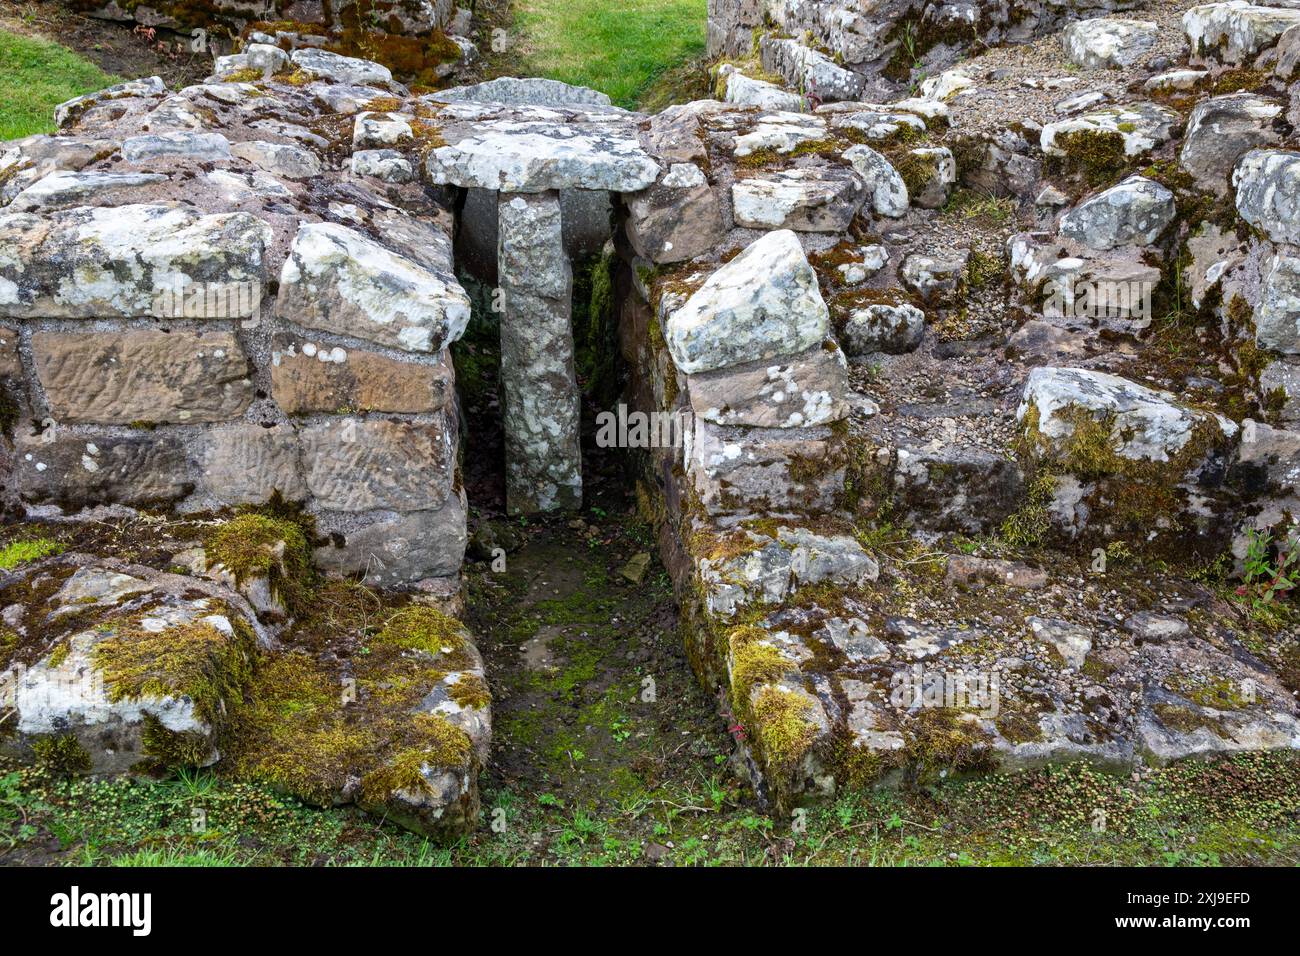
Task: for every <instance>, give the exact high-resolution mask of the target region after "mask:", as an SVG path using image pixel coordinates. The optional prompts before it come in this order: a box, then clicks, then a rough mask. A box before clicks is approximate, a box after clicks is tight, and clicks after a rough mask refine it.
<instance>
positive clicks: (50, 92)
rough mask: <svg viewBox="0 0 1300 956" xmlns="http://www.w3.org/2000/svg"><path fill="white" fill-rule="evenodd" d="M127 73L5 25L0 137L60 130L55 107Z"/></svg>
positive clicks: (0, 35) (0, 45)
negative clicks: (107, 70)
mask: <svg viewBox="0 0 1300 956" xmlns="http://www.w3.org/2000/svg"><path fill="white" fill-rule="evenodd" d="M120 82H121V78H120V77H116V76H110V75H109V74H107V73H105V72H104V71H103V70H101V69H100V68H99V67H97V66H95V65H94V64H93V63H90V62H87V61H86V60H83V59H82V58H81V57H79V56H77V55H76V54H75V53H73V52H72V51H71V50H67V49H65V48H64V47H61V46H59V45H58V44H57V43H51V42H49V41H48V40H38V39H35V38H32V37H25V36H18V35H16V34H13V33H7V32H5V31H3V30H0V140H5V139H18V138H20V137H23V136H31V135H32V134H33V133H48V132H51V131H53V129H54V107H56V106H58V105H59V104H60V103H62V102H64V101H65V100H70V99H72V98H73V97H74V96H80V95H81V94H82V93H89V92H90V91H91V90H101V89H103V88H104V87H106V86H112V85H113V84H114V83H120Z"/></svg>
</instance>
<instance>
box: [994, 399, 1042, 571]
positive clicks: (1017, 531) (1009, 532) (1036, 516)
mask: <svg viewBox="0 0 1300 956" xmlns="http://www.w3.org/2000/svg"><path fill="white" fill-rule="evenodd" d="M1031 411H1035V412H1036V411H1037V410H1036V409H1031ZM1055 492H1056V476H1055V475H1054V474H1052V473H1051V472H1050V471H1048V470H1046V469H1040V470H1039V471H1038V472H1037V473H1036V474H1035V475H1034V478H1033V480H1032V481H1031V482H1030V483H1029V487H1028V489H1027V493H1026V495H1025V503H1024V504H1023V505H1021V506H1020V507H1019V508H1018V509H1017V510H1016V511H1015V512H1014V513H1013V514H1011V515H1008V516H1007V518H1006V520H1005V521H1003V522H1002V526H1001V528H1000V529H999V534H1000V535H1001V536H1002V539H1003V540H1004V541H1006V542H1007V544H1009V545H1011V546H1012V547H1015V548H1031V547H1036V546H1037V545H1039V544H1041V543H1042V542H1043V539H1044V538H1046V537H1047V534H1048V532H1050V531H1051V529H1052V516H1051V514H1049V512H1048V510H1047V509H1048V505H1050V504H1051V501H1052V496H1053V494H1055Z"/></svg>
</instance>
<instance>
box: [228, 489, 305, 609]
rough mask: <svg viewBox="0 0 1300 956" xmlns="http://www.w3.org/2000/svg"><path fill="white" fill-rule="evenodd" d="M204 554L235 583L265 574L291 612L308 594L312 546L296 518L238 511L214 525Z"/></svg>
mask: <svg viewBox="0 0 1300 956" xmlns="http://www.w3.org/2000/svg"><path fill="white" fill-rule="evenodd" d="M204 554H205V555H206V557H207V561H208V564H209V566H211V565H214V564H220V565H221V566H222V567H224V568H225V569H226V570H227V571H229V572H230V573H231V574H233V575H234V576H235V583H236V584H237V585H242V584H243V583H244V582H245V581H248V580H251V579H255V578H265V579H266V580H267V583H268V584H269V585H270V588H271V593H272V595H273V596H274V597H276V598H277V599H278V600H279V601H280V602H281V603H282V604H283V605H284V606H285V608H286V609H288V610H289V612H290V613H295V614H296V613H300V612H301V611H302V610H303V606H304V604H305V603H306V601H307V599H308V598H309V596H310V594H311V585H312V583H313V580H314V573H313V571H312V564H311V548H310V546H309V544H308V540H307V533H306V531H305V530H304V528H303V526H302V525H301V524H299V523H297V522H295V521H291V520H288V519H286V518H283V517H275V516H272V515H268V514H261V513H257V512H248V513H246V514H241V515H237V516H236V517H234V518H232V519H230V520H229V521H227V522H225V523H224V524H222V525H221V526H220V527H219V528H217V530H216V532H215V533H214V534H213V535H212V537H211V538H210V539H209V540H208V542H207V544H206V545H205V546H204Z"/></svg>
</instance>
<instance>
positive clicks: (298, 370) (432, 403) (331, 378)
mask: <svg viewBox="0 0 1300 956" xmlns="http://www.w3.org/2000/svg"><path fill="white" fill-rule="evenodd" d="M274 349H275V351H274V353H273V355H272V361H271V387H272V395H273V397H274V398H275V401H276V404H278V405H279V406H280V407H281V408H282V409H284V410H285V411H286V412H288V413H289V414H290V415H308V414H312V413H314V412H339V411H341V410H349V411H353V412H399V413H407V414H418V413H421V412H434V411H438V410H440V409H443V408H446V407H447V405H448V404H449V403H450V402H451V400H452V392H453V386H454V374H453V372H452V368H451V361H450V357H449V356H448V355H447V353H446V352H445V351H444V352H443V354H442V355H441V356H440V357H439V359H438V361H437V362H434V363H427V362H419V361H412V360H409V359H406V358H401V359H399V358H395V357H389V356H387V355H384V354H382V353H379V352H374V351H369V350H366V349H349V348H343V347H341V346H337V345H330V344H328V343H323V342H316V341H313V340H312V339H310V338H307V337H304V336H300V335H292V334H289V333H282V334H279V335H277V336H276V337H275V340H274Z"/></svg>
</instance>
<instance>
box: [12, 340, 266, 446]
mask: <svg viewBox="0 0 1300 956" xmlns="http://www.w3.org/2000/svg"><path fill="white" fill-rule="evenodd" d="M32 353H33V361H34V364H35V367H36V374H37V376H38V377H39V378H40V381H41V386H42V388H44V389H45V397H46V400H47V401H48V402H49V407H50V412H51V414H53V415H54V417H55V418H57V419H58V420H60V421H63V422H93V423H98V424H104V425H129V424H132V423H145V422H147V423H150V424H165V423H172V422H216V421H223V420H226V419H230V418H235V417H236V416H238V415H240V414H242V413H243V411H244V409H246V408H247V407H248V405H249V403H250V402H251V401H252V400H253V383H252V380H251V379H250V377H249V374H250V372H251V368H250V366H249V363H248V359H247V358H245V356H244V352H243V349H242V348H240V345H239V343H238V342H237V341H236V340H235V337H234V336H233V335H231V334H230V333H228V332H207V333H203V332H201V333H197V334H196V333H192V332H182V331H177V332H147V331H138V332H120V333H103V334H100V335H96V336H87V335H83V334H80V333H77V332H37V333H36V334H35V335H33V336H32Z"/></svg>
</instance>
